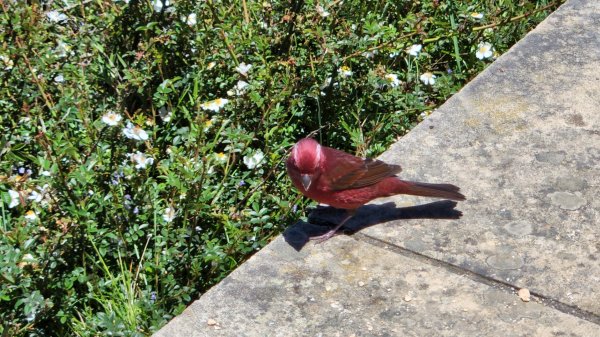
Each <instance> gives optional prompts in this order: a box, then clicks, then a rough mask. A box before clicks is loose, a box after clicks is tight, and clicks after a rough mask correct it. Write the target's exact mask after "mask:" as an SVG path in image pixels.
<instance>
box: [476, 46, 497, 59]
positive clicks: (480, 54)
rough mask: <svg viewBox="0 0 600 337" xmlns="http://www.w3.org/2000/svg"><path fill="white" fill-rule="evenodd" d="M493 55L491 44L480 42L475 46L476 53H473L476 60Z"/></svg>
mask: <svg viewBox="0 0 600 337" xmlns="http://www.w3.org/2000/svg"><path fill="white" fill-rule="evenodd" d="M493 53H494V52H493V47H492V44H491V43H489V42H481V43H479V45H478V46H477V52H476V53H475V56H477V58H478V59H480V60H483V59H487V58H490V57H492V55H493Z"/></svg>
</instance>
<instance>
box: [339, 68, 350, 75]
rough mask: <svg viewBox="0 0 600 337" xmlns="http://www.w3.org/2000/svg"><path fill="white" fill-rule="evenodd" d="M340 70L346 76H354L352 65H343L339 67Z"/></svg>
mask: <svg viewBox="0 0 600 337" xmlns="http://www.w3.org/2000/svg"><path fill="white" fill-rule="evenodd" d="M338 71H339V72H340V74H342V76H344V77H350V76H352V70H350V67H348V66H341V67H340V69H338Z"/></svg>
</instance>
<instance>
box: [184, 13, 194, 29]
mask: <svg viewBox="0 0 600 337" xmlns="http://www.w3.org/2000/svg"><path fill="white" fill-rule="evenodd" d="M185 23H187V24H188V26H195V25H196V13H192V14H190V15H188V16H187V17H186V18H185Z"/></svg>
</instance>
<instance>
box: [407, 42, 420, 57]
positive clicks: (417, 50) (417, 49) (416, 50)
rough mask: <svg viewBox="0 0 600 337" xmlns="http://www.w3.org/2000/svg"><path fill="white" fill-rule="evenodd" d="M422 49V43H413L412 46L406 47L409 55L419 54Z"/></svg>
mask: <svg viewBox="0 0 600 337" xmlns="http://www.w3.org/2000/svg"><path fill="white" fill-rule="evenodd" d="M421 49H423V46H422V45H420V44H413V45H412V46H410V47H408V48H406V52H407V53H408V55H412V56H419V53H420V52H421Z"/></svg>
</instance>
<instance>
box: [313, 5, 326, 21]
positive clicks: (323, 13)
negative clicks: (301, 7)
mask: <svg viewBox="0 0 600 337" xmlns="http://www.w3.org/2000/svg"><path fill="white" fill-rule="evenodd" d="M315 9H316V10H317V13H319V15H320V16H321V17H322V18H326V17H328V16H329V12H328V11H326V10H325V8H323V6H321V5H317V6H316V7H315Z"/></svg>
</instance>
